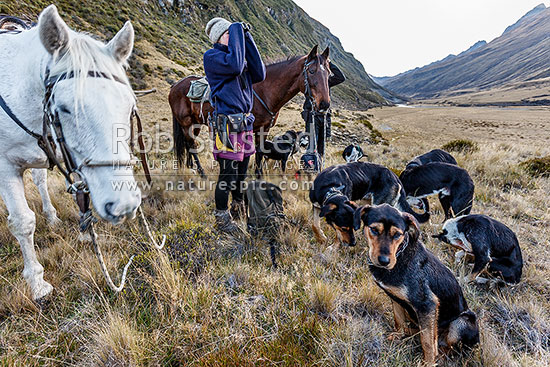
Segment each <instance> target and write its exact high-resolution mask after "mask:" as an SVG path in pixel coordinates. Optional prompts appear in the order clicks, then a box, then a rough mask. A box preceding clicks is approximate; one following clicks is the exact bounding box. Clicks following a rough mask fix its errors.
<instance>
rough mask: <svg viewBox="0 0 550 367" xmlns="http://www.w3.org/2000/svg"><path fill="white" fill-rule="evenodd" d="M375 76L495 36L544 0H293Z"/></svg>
mask: <svg viewBox="0 0 550 367" xmlns="http://www.w3.org/2000/svg"><path fill="white" fill-rule="evenodd" d="M294 2H295V3H296V4H298V6H300V7H301V8H302V9H304V10H305V11H306V12H307V13H308V14H309V15H310V16H312V17H313V18H315V19H316V20H318V21H319V22H321V23H323V24H324V25H325V26H326V27H328V28H329V29H330V31H331V32H332V34H334V35H336V36H337V37H338V38H339V39H340V41H341V42H342V45H343V46H344V49H345V50H346V51H348V52H351V53H353V54H354V56H355V58H356V59H358V60H359V61H361V63H362V64H363V66H364V67H365V70H366V71H367V72H368V73H369V74H372V75H375V76H390V75H395V74H398V73H400V72H403V71H406V70H409V69H412V68H415V67H417V66H423V65H426V64H429V63H431V62H432V61H436V60H439V59H442V58H444V57H445V56H447V55H449V54H451V53H452V54H457V53H460V52H462V51H464V50H466V49H468V48H469V47H470V46H471V45H473V44H474V43H475V42H477V41H479V40H486V41H487V42H489V41H491V40H492V39H494V38H496V37H498V36H500V35H501V34H502V32H503V31H504V29H505V28H506V27H507V26H509V25H511V24H513V23H515V22H516V21H517V20H518V19H519V18H520V17H522V16H523V15H524V14H525V13H527V12H528V11H529V10H531V9H532V8H534V7H535V6H537V5H538V4H541V3H545V5H546V6H548V5H549V4H550V1H548V0H544V1H543V0H393V1H391V0H390V1H381V0H294Z"/></svg>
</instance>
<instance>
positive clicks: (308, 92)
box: [201, 61, 315, 127]
mask: <svg viewBox="0 0 550 367" xmlns="http://www.w3.org/2000/svg"><path fill="white" fill-rule="evenodd" d="M313 63H314V61H310V62H308V63H305V64H304V69H303V70H302V74H303V75H304V95H305V96H306V99H307V100H308V101H309V103H310V104H311V106H312V107H313V106H314V105H315V104H314V102H312V95H311V88H310V86H309V79H308V77H307V72H308V71H309V67H310V65H311V64H313ZM252 93H253V94H254V97H256V98H257V99H258V101H259V102H260V104H261V105H262V107H263V108H264V109H265V110H266V111H267V113H269V115H270V116H271V121H270V122H269V125H270V126H271V127H273V125H274V124H275V119H276V118H277V113H275V112H273V111H271V110H270V109H269V107H268V106H267V103H265V101H264V100H263V99H262V98H261V97H260V95H259V94H258V93H256V91H255V90H254V89H252ZM312 110H313V109H312ZM201 112H202V109H201Z"/></svg>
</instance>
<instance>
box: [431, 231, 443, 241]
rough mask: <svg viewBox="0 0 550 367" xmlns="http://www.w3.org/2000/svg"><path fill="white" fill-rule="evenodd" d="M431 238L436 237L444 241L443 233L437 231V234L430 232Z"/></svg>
mask: <svg viewBox="0 0 550 367" xmlns="http://www.w3.org/2000/svg"><path fill="white" fill-rule="evenodd" d="M432 238H436V239H438V240H440V241H445V240H444V238H445V233H443V232H441V233H438V234H432Z"/></svg>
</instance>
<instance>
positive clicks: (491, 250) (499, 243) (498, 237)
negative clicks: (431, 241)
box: [433, 214, 523, 284]
mask: <svg viewBox="0 0 550 367" xmlns="http://www.w3.org/2000/svg"><path fill="white" fill-rule="evenodd" d="M433 237H434V238H438V239H439V240H441V241H443V242H446V243H448V244H450V245H451V246H453V247H456V248H458V249H460V251H459V252H457V253H456V260H457V261H459V260H460V259H461V258H462V257H464V256H465V255H466V256H468V255H469V256H470V257H471V256H473V258H474V267H473V269H472V272H471V274H470V275H469V276H468V280H469V281H476V282H478V283H485V282H487V279H486V278H482V277H479V275H480V274H481V273H482V272H484V271H487V273H488V274H489V275H492V276H496V277H498V278H502V279H504V281H505V282H506V283H511V284H515V283H518V282H519V281H520V278H521V272H522V268H523V259H522V256H521V249H520V247H519V242H518V239H517V237H516V235H515V234H514V232H513V231H512V230H511V229H510V228H508V227H507V226H506V225H504V224H503V223H501V222H499V221H497V220H495V219H493V218H491V217H488V216H486V215H481V214H471V215H465V216H460V217H457V218H453V219H449V220H448V221H446V222H445V224H444V225H443V230H442V232H441V233H440V234H438V235H435V236H433Z"/></svg>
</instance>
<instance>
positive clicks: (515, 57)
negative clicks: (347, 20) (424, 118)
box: [377, 5, 550, 99]
mask: <svg viewBox="0 0 550 367" xmlns="http://www.w3.org/2000/svg"><path fill="white" fill-rule="evenodd" d="M542 7H544V5H542ZM549 34H550V8H544V9H542V8H541V5H539V6H538V7H536V8H535V9H533V10H532V11H531V12H529V13H528V14H526V16H524V17H522V18H521V19H520V21H518V22H517V23H516V24H514V25H513V26H511V27H508V28H507V30H506V31H505V32H504V33H503V34H502V35H501V36H500V37H498V38H496V39H494V40H493V41H491V42H490V43H488V44H483V43H478V44H476V45H474V46H477V47H475V48H474V49H473V50H472V49H470V50H468V51H467V52H463V53H461V54H459V55H458V56H456V57H451V56H449V57H447V58H445V59H443V60H441V61H439V62H435V63H432V64H430V65H427V66H424V67H422V68H417V69H414V70H411V71H408V72H405V73H402V74H399V75H397V76H395V77H391V78H381V79H377V80H378V81H379V82H381V83H383V84H384V86H385V87H386V88H387V89H390V90H392V91H394V92H396V93H398V94H401V95H405V96H407V97H412V98H416V99H426V98H438V97H439V98H441V97H447V96H449V95H457V94H461V93H465V92H477V91H480V90H487V89H492V88H497V87H502V86H504V85H508V84H511V83H518V82H525V81H532V80H536V79H543V78H546V77H548V76H550V68H549V66H550V62H549V60H550V37H549V36H548V35H549Z"/></svg>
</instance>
